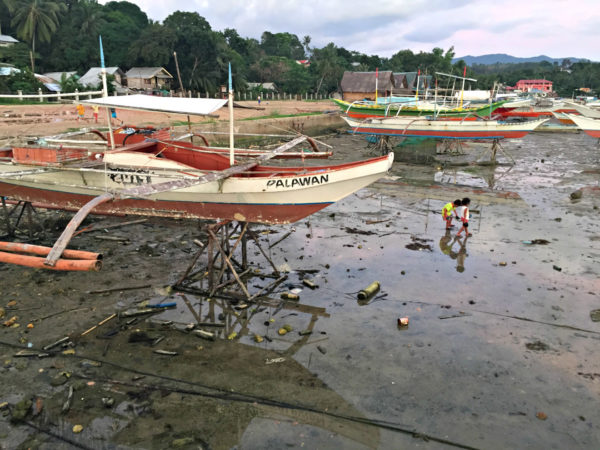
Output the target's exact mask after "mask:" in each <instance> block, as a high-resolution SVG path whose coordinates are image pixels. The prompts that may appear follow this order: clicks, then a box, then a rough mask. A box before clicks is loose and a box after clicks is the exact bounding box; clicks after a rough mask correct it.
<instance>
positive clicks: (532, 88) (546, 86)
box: [515, 80, 552, 93]
mask: <svg viewBox="0 0 600 450" xmlns="http://www.w3.org/2000/svg"><path fill="white" fill-rule="evenodd" d="M515 87H516V88H517V89H519V90H520V91H521V92H546V93H548V92H552V81H549V80H519V81H517V84H516V85H515Z"/></svg>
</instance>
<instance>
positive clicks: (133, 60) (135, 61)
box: [128, 23, 177, 67]
mask: <svg viewBox="0 0 600 450" xmlns="http://www.w3.org/2000/svg"><path fill="white" fill-rule="evenodd" d="M176 41H177V35H176V34H175V31H174V30H172V29H171V28H168V27H165V26H164V25H160V24H158V23H154V24H152V25H149V26H148V27H147V28H145V29H144V31H142V33H141V34H140V37H139V38H138V39H137V40H135V41H134V42H133V43H132V44H131V46H130V47H129V52H128V56H129V61H130V64H131V65H132V66H142V67H143V66H151V67H152V66H167V65H168V64H169V61H170V60H171V57H172V56H173V49H174V48H175V42H176Z"/></svg>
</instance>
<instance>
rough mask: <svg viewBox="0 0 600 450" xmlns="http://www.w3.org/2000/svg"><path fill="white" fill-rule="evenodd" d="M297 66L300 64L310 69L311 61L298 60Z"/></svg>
mask: <svg viewBox="0 0 600 450" xmlns="http://www.w3.org/2000/svg"><path fill="white" fill-rule="evenodd" d="M296 64H300V65H301V66H304V67H310V59H297V60H296Z"/></svg>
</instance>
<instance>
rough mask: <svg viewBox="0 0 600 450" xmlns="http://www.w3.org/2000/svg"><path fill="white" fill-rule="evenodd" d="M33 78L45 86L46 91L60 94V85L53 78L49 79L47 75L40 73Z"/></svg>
mask: <svg viewBox="0 0 600 450" xmlns="http://www.w3.org/2000/svg"><path fill="white" fill-rule="evenodd" d="M33 76H34V77H35V79H36V80H38V81H39V82H40V83H42V84H43V85H44V87H45V88H46V89H48V90H49V91H51V92H60V84H59V83H57V82H56V81H55V80H53V79H52V78H50V77H47V76H45V75H40V74H39V73H34V74H33Z"/></svg>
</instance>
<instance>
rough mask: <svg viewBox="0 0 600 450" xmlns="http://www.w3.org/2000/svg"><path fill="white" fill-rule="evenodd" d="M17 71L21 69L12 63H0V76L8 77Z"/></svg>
mask: <svg viewBox="0 0 600 450" xmlns="http://www.w3.org/2000/svg"><path fill="white" fill-rule="evenodd" d="M19 72H21V70H19V69H17V68H16V67H15V66H13V65H12V64H6V63H0V76H5V77H8V76H10V75H13V74H15V73H19Z"/></svg>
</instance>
